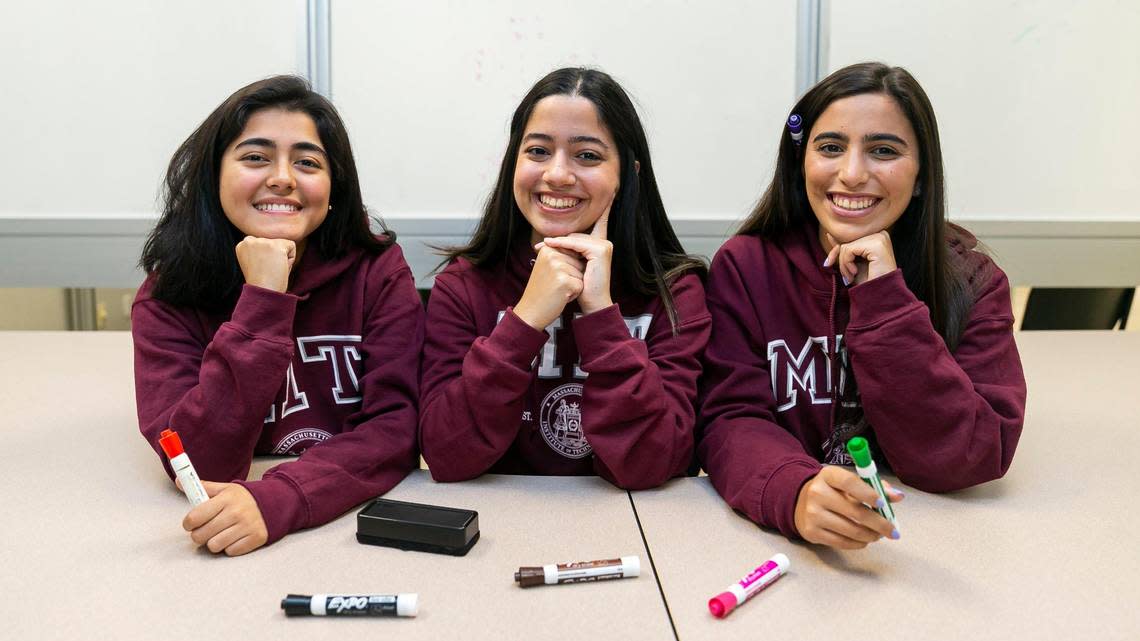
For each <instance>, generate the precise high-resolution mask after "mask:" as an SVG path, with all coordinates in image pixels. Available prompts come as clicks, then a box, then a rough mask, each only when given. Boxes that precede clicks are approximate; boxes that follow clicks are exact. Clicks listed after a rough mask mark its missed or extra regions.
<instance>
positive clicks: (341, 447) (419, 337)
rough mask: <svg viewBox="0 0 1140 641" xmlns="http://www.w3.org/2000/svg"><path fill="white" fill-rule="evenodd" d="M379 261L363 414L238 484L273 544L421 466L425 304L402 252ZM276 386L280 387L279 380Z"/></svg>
mask: <svg viewBox="0 0 1140 641" xmlns="http://www.w3.org/2000/svg"><path fill="white" fill-rule="evenodd" d="M382 256H383V258H382V259H381V261H380V265H378V266H377V269H378V274H377V276H376V277H375V279H373V278H369V286H368V295H369V298H370V299H371V307H370V309H368V311H367V317H366V318H365V320H364V323H363V334H362V336H361V344H360V348H361V363H362V366H363V367H362V369H363V374H362V376H361V378H360V381H359V382H360V391H361V396H362V400H361V405H360V409H359V410H358V411H357V412H355V413H353V414H352V415H350V416H349V417H348V419H347V423H346V424H345V425H344V427H343V431H342V432H340V433H339V434H334V435H333V436H332V437H331V438H329V439H328V440H327V441H324V442H321V443H318V444H317V445H314V446H313V447H311V448H309V449H308V450H306V451H305V452H304V453H303V454H302V455H301V456H300V457H299V458H297V459H296V460H293V461H290V462H288V463H283V464H281V465H278V466H276V467H274V468H272V469H270V470H268V471H267V472H266V473H265V474H264V475H263V476H262V478H261V480H259V481H240V483H241V484H242V485H243V486H245V488H246V489H248V490H249V491H250V493H251V494H253V497H254V499H256V500H257V504H258V506H259V507H260V508H261V513H262V516H263V517H264V518H265V523H266V526H267V529H268V530H269V542H270V543H272V542H273V541H276V540H277V539H280V538H281V537H282V536H284V535H285V534H288V533H289V532H293V531H295V530H299V529H302V528H307V527H315V526H317V525H321V524H324V523H327V522H329V521H331V520H333V519H335V518H336V517H338V516H340V515H341V514H343V513H344V512H345V510H348V509H350V508H352V507H353V506H355V505H357V504H359V503H362V502H363V501H365V500H367V499H370V498H372V497H374V496H377V495H379V494H383V493H385V492H387V491H388V490H390V489H392V487H394V486H395V485H396V484H397V483H399V482H400V481H401V480H403V478H404V477H405V476H407V474H408V472H410V471H411V470H413V469H415V467H416V466H418V464H419V456H418V454H417V451H416V407H417V401H418V386H419V364H420V349H421V347H422V345H423V337H424V310H423V303H422V302H421V301H420V297H419V293H418V292H417V291H416V287H415V281H414V279H413V278H412V272H411V270H410V269H409V268H408V266H407V263H406V262H405V261H404V260H403V257H402V256H403V255H402V253H401V252H400V251H399V249H398V248H397V247H391V248H389V249H388V250H386V251H385V252H384V254H383V255H382ZM393 263H397V264H393ZM381 265H386V266H387V267H388V269H387V270H386V271H385V270H382V269H381ZM373 283H375V284H374V285H373ZM275 380H276V381H277V383H278V385H279V384H280V378H278V379H275Z"/></svg>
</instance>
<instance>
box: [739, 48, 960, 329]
mask: <svg viewBox="0 0 1140 641" xmlns="http://www.w3.org/2000/svg"><path fill="white" fill-rule="evenodd" d="M868 93H875V94H883V95H886V96H890V97H891V98H892V99H894V101H895V103H896V104H898V106H899V108H900V109H902V112H903V113H904V114H905V115H906V118H907V120H909V121H910V125H911V127H912V128H913V129H914V133H915V136H916V137H917V138H918V157H919V163H918V167H919V169H918V179H917V180H916V182H915V188H916V194H917V195H916V196H915V197H914V198H913V199H911V201H910V203H909V204H908V205H907V208H906V211H904V212H903V214H902V216H901V217H900V218H899V219H898V221H897V222H895V224H894V227H893V228H892V229H891V245H892V246H893V247H894V252H895V261H896V262H897V264H898V266H899V267H900V268H902V271H903V278H904V279H905V280H906V285H907V287H908V288H909V289H910V290H911V292H913V293H914V295H915V297H917V298H918V299H919V300H921V301H922V302H923V303H924V304H925V305H926V306H927V307H928V308H929V309H930V317H931V320H932V321H933V324H934V329H935V330H936V331H937V332H938V334H939V335H941V336H942V338H943V340H945V341H946V345H947V346H948V347H949V348H950V349H954V347H955V346H957V344H958V340H959V339H960V338H961V334H962V330H963V329H964V328H965V323H966V318H967V316H968V315H969V313H970V309H971V307H972V306H973V303H974V298H973V293H972V292H971V291H969V288H968V287H967V282H966V278H965V276H964V273H963V270H962V268H961V261H959V260H957V257H956V256H955V255H953V254H952V253H951V252H948V251H947V243H948V242H949V241H950V240H951V239H954V238H957V237H959V234H960V232H959V230H958V228H956V227H954V226H953V225H950V224H949V223H947V222H946V193H945V187H946V186H945V179H944V177H943V171H942V146H941V144H940V143H939V140H938V123H937V121H936V120H935V118H934V108H933V107H932V106H931V104H930V99H929V98H927V96H926V92H925V91H923V90H922V87H921V86H919V84H918V81H917V80H915V79H914V77H913V76H911V75H910V73H909V72H907V70H906V69H903V68H902V67H890V66H887V65H885V64H882V63H877V62H865V63H861V64H855V65H851V66H849V67H844V68H842V69H840V70H838V71H836V72H835V73H832V74H831V75H830V76H828V77H826V78H824V79H823V80H821V81H820V82H819V84H817V85H816V86H814V87H812V88H811V89H810V90H809V91H808V92H807V93H806V94H804V96H803V97H802V98H800V100H799V102H797V103H796V106H795V107H793V108H792V113H793V114H799V116H800V118H802V119H803V133H804V137H805V138H807V137H808V136H809V134H810V132H811V129H812V126H813V125H814V124H815V121H816V120H817V119H818V118H819V116H820V115H821V114H822V113H823V112H824V110H826V109H827V107H828V106H829V105H830V104H831V103H833V102H835V101H836V100H839V99H841V98H847V97H849V96H855V95H859V94H868ZM807 147H808V144H807V143H806V142H805V143H804V144H803V145H797V144H796V143H795V142H794V141H793V140H792V138H791V136H790V135H789V134H788V133H787V129H786V128H784V129H781V132H780V150H779V152H778V154H777V156H776V172H775V175H774V176H773V177H772V183H771V184H770V185H769V186H768V190H767V191H766V192H764V196H763V197H761V199H760V202H759V203H758V204H757V205H756V207H755V209H753V210H752V213H751V214H750V215H749V216H748V218H747V219H745V221H744V223H743V224H741V226H740V229H739V230H738V231H737V233H739V234H755V235H760V236H764V237H765V238H770V239H773V240H778V239H779V238H780V237H781V236H782V235H783V234H784V233H785V232H787V231H788V230H789V229H792V228H794V227H798V226H800V225H802V224H803V223H804V221H807V220H812V219H814V214H813V213H812V209H811V205H810V204H809V203H808V199H807V189H806V186H805V183H804V154H805V153H806V149H807Z"/></svg>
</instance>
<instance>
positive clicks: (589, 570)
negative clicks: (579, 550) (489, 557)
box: [515, 556, 641, 588]
mask: <svg viewBox="0 0 1140 641" xmlns="http://www.w3.org/2000/svg"><path fill="white" fill-rule="evenodd" d="M639 574H641V560H640V559H638V558H637V557H636V556H623V557H621V558H620V559H605V560H603V561H581V562H578V563H559V564H557V565H555V564H553V563H551V564H549V565H543V566H540V567H533V566H531V567H521V568H519V571H518V572H515V582H516V583H518V584H519V587H523V588H530V587H534V586H536V585H556V584H559V583H584V582H586V581H608V580H610V579H624V578H626V577H635V576H638V575H639Z"/></svg>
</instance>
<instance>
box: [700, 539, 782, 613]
mask: <svg viewBox="0 0 1140 641" xmlns="http://www.w3.org/2000/svg"><path fill="white" fill-rule="evenodd" d="M791 564H792V563H791V561H789V560H788V557H787V556H786V555H784V554H777V555H776V556H773V557H772V558H770V559H768V560H767V561H765V562H764V565H761V566H760V567H758V568H756V569H755V570H753V571H751V572H749V573H748V576H746V577H744V578H743V579H741V580H739V581H737V582H736V583H733V584H732V585H730V586H728V589H727V590H725V591H724V592H721V593H720V594H718V595H716V596H714V597H713V598H711V599H709V612H712V615H713V616H714V617H716V618H718V619H723V618H724V617H725V616H726V615H727V614H728V613H729V612H732V611H733V609H735V608H736V606H738V605H740V604H741V603H744V602H745V601H747V600H748V599H751V598H752V597H753V596H755V595H756V593H757V592H759V591H760V590H763V589H764V588H766V587H768V586H769V585H772V584H773V583H775V582H776V579H778V578H780V577H781V576H783V575H784V574H786V573H787V571H788V568H789V567H791Z"/></svg>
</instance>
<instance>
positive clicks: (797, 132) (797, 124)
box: [788, 114, 804, 145]
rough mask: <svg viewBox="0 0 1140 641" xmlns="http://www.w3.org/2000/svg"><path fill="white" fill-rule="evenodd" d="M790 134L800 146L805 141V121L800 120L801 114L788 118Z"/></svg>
mask: <svg viewBox="0 0 1140 641" xmlns="http://www.w3.org/2000/svg"><path fill="white" fill-rule="evenodd" d="M788 133H790V134H791V135H792V140H793V141H795V143H796V144H797V145H798V144H800V143H802V142H803V140H804V119H803V118H800V115H799V114H792V115H790V116H788Z"/></svg>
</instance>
